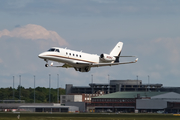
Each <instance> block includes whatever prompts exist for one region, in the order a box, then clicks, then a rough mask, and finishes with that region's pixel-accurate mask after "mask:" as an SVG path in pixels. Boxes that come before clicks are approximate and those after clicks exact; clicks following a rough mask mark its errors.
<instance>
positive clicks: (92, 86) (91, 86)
mask: <svg viewBox="0 0 180 120" xmlns="http://www.w3.org/2000/svg"><path fill="white" fill-rule="evenodd" d="M91 84H92V86H91V87H92V94H93V89H94V88H93V87H94V85H93V74H92V75H91Z"/></svg>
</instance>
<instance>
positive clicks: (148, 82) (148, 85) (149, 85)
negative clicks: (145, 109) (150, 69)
mask: <svg viewBox="0 0 180 120" xmlns="http://www.w3.org/2000/svg"><path fill="white" fill-rule="evenodd" d="M148 86H149V90H150V85H149V75H148Z"/></svg>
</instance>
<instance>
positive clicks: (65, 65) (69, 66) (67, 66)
mask: <svg viewBox="0 0 180 120" xmlns="http://www.w3.org/2000/svg"><path fill="white" fill-rule="evenodd" d="M50 67H64V68H71V67H73V66H71V65H69V64H64V65H62V66H50Z"/></svg>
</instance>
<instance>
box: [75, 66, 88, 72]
mask: <svg viewBox="0 0 180 120" xmlns="http://www.w3.org/2000/svg"><path fill="white" fill-rule="evenodd" d="M74 69H75V70H76V71H79V72H89V71H90V70H91V67H82V68H76V67H74Z"/></svg>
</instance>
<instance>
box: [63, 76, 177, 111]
mask: <svg viewBox="0 0 180 120" xmlns="http://www.w3.org/2000/svg"><path fill="white" fill-rule="evenodd" d="M168 93H171V94H168ZM178 93H180V87H163V84H143V83H142V80H110V83H109V84H105V83H103V84H100V83H90V84H89V86H73V85H72V84H66V95H71V96H75V95H82V97H81V98H82V99H81V101H82V102H84V103H85V109H86V111H88V112H108V111H109V112H119V111H121V112H135V111H138V112H157V111H158V110H161V111H162V110H163V111H165V110H166V111H167V112H173V111H174V112H178V111H179V110H180V109H179V108H180V107H177V105H180V101H179V98H178V96H179V94H178ZM161 94H162V95H164V96H166V100H165V99H164V98H163V97H162V96H160V95H161ZM66 95H64V97H65V96H66ZM155 96H158V97H159V98H158V99H155ZM62 100H63V98H62ZM64 101H68V100H64ZM69 101H71V102H75V101H73V100H69ZM145 102H147V103H146V105H144V104H143V103H145ZM160 103H161V104H160ZM72 105H73V104H72ZM147 105H149V106H147ZM142 106H145V107H144V108H143V107H142ZM152 106H153V107H152Z"/></svg>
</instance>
